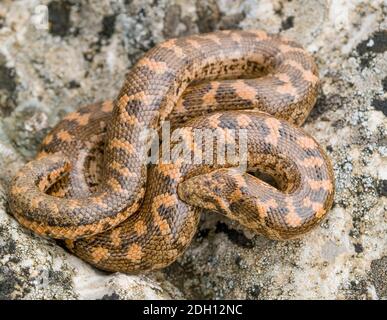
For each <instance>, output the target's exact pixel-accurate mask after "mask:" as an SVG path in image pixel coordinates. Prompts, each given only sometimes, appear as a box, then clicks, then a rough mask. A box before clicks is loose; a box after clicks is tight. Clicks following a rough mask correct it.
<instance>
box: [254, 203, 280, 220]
mask: <svg viewBox="0 0 387 320" xmlns="http://www.w3.org/2000/svg"><path fill="white" fill-rule="evenodd" d="M256 207H257V210H258V215H259V218H260V219H261V220H263V219H265V218H266V217H267V215H268V212H269V209H270V208H273V209H276V208H278V203H277V202H276V201H275V200H274V199H270V200H268V201H266V202H262V201H261V200H257V201H256Z"/></svg>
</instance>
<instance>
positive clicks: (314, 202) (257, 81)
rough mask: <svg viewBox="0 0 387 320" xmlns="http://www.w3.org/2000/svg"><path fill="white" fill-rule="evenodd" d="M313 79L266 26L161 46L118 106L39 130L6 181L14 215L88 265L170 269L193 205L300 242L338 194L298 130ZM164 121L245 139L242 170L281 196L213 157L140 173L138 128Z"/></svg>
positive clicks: (314, 147) (313, 146)
mask: <svg viewBox="0 0 387 320" xmlns="http://www.w3.org/2000/svg"><path fill="white" fill-rule="evenodd" d="M318 83H319V80H318V71H317V68H316V65H315V63H314V61H313V59H312V58H311V57H310V56H309V55H308V54H307V53H306V52H305V50H304V49H302V48H301V47H300V46H299V45H298V44H297V43H295V42H293V41H290V40H286V39H283V38H281V37H278V36H274V35H269V34H267V33H265V32H263V31H221V32H216V33H209V34H204V35H195V36H189V37H185V38H179V39H171V40H168V41H166V42H163V43H161V44H159V45H157V46H156V47H154V48H153V49H151V50H150V51H149V52H148V53H146V54H145V55H144V56H143V57H142V58H141V59H140V60H139V61H138V62H137V64H136V65H134V66H133V68H132V69H131V70H130V72H129V74H128V76H127V78H126V81H125V84H124V86H123V87H122V89H121V91H120V93H119V95H118V96H117V98H116V100H115V101H114V103H113V102H104V103H99V104H95V105H90V106H87V107H83V108H81V109H80V110H79V111H78V112H75V113H71V114H69V115H68V116H67V117H66V118H65V119H64V120H63V121H62V122H61V123H59V124H58V125H57V126H56V127H55V128H54V130H53V131H52V132H51V133H50V134H49V135H47V137H46V138H45V140H44V141H43V144H42V150H41V152H40V153H39V155H38V156H37V159H35V160H33V161H31V162H30V163H28V164H26V165H25V166H24V167H23V168H22V169H21V170H20V172H19V173H18V174H17V175H16V177H15V178H14V180H13V182H12V184H11V187H10V192H9V203H10V208H11V210H12V213H13V214H14V216H15V217H16V218H17V219H18V221H19V222H20V223H21V224H23V225H24V226H26V227H28V228H30V229H32V230H33V231H35V232H37V233H39V234H41V235H46V236H50V237H53V238H58V239H66V244H67V246H68V247H69V249H70V250H71V251H72V252H74V253H75V254H76V255H77V256H79V257H81V258H82V259H84V260H86V261H88V262H89V263H91V264H93V265H95V266H96V267H98V268H101V269H104V270H110V271H121V272H128V273H134V272H140V271H146V270H153V269H158V268H162V267H165V266H167V265H169V264H170V263H172V262H173V261H175V260H176V258H177V257H178V256H179V255H181V254H182V253H183V252H184V250H185V248H186V247H187V246H188V245H189V243H190V242H191V240H192V237H193V236H194V234H195V231H196V229H197V223H198V221H199V217H200V212H201V211H202V210H203V209H209V210H212V211H217V212H220V213H223V214H224V215H226V216H227V217H230V218H231V219H234V220H237V221H238V222H240V223H241V224H242V225H244V226H245V227H247V228H249V229H252V230H253V231H255V232H257V233H261V234H264V235H266V236H268V237H270V238H273V239H289V238H292V237H295V236H298V235H300V234H302V233H304V232H306V231H308V230H310V229H311V228H312V227H313V226H315V225H316V224H317V223H318V222H320V221H321V220H322V219H323V218H324V217H325V215H326V213H327V211H328V210H329V209H330V207H331V205H332V201H333V194H334V177H333V173H332V168H331V165H330V162H329V160H328V158H327V156H326V155H325V153H324V152H323V150H322V149H321V148H320V147H319V145H318V144H317V143H316V141H315V140H314V139H313V138H311V137H310V136H309V135H307V134H306V133H305V132H304V131H302V130H301V129H299V128H298V127H297V126H299V125H301V124H302V123H303V122H304V121H305V119H306V117H307V116H308V114H309V112H310V110H311V108H312V107H313V105H314V103H315V101H316V97H317V91H318ZM113 106H114V107H113ZM269 114H270V115H269ZM164 120H170V121H171V123H172V127H173V128H176V130H177V131H179V132H180V133H181V135H182V136H183V137H184V136H185V135H187V132H192V130H194V129H203V130H204V129H206V130H209V131H210V132H213V133H214V132H215V131H217V132H218V131H221V132H226V133H227V132H228V131H229V130H240V129H244V130H246V132H247V150H248V155H247V169H248V171H251V170H253V169H257V168H258V169H259V170H260V171H262V172H265V173H268V174H270V175H271V176H272V177H273V178H274V179H275V180H276V182H277V185H278V189H276V188H274V187H272V186H271V185H269V184H267V183H265V182H263V181H262V180H260V179H258V178H256V177H254V176H252V175H250V174H248V173H247V172H241V171H240V170H238V169H236V165H235V164H231V163H225V164H222V163H218V162H219V161H218V160H217V159H215V162H214V164H211V165H209V164H206V163H204V162H202V163H198V164H191V163H185V162H184V161H176V162H173V163H169V164H168V163H167V164H165V163H159V164H155V165H147V163H146V160H145V159H146V157H147V153H146V151H147V150H146V147H147V144H146V143H144V142H143V141H142V140H141V139H142V138H141V136H140V133H141V131H142V129H143V128H151V129H156V130H159V129H160V126H161V123H162V122H163V121H164ZM238 139H239V138H238V137H236V142H238ZM187 141H188V140H187ZM226 143H228V142H227V141H226ZM218 144H220V143H218ZM237 145H238V144H237ZM188 148H189V151H190V154H193V153H194V151H195V148H197V146H195V145H194V144H188ZM214 148H215V146H214ZM172 150H173V149H172ZM101 153H103V155H104V156H103V157H102V156H101V155H100V154H101ZM173 156H176V158H178V157H177V155H174V154H172V159H174V157H173ZM102 158H103V162H102V161H100V159H102Z"/></svg>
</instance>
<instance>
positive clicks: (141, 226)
mask: <svg viewBox="0 0 387 320" xmlns="http://www.w3.org/2000/svg"><path fill="white" fill-rule="evenodd" d="M133 229H134V231H136V233H137V235H138V236H139V237H141V236H142V235H144V234H145V233H146V232H147V227H146V224H145V223H144V221H142V220H138V221H136V223H135V224H134V226H133Z"/></svg>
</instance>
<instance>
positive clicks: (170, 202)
mask: <svg viewBox="0 0 387 320" xmlns="http://www.w3.org/2000/svg"><path fill="white" fill-rule="evenodd" d="M177 203H178V199H177V196H176V194H168V193H164V194H161V195H158V196H156V197H155V198H154V199H153V203H152V213H153V218H154V220H155V223H156V225H157V226H158V228H159V230H160V232H161V234H162V235H168V234H170V233H171V228H170V226H169V224H168V222H167V220H165V219H163V218H162V217H161V216H160V214H159V212H158V209H159V208H160V207H161V206H162V205H163V206H164V207H166V208H169V207H173V206H175V205H177Z"/></svg>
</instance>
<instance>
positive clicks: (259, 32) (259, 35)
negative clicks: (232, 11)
mask: <svg viewBox="0 0 387 320" xmlns="http://www.w3.org/2000/svg"><path fill="white" fill-rule="evenodd" d="M246 31H247V32H249V33H252V34H254V35H255V36H256V37H257V38H258V39H259V40H265V39H267V38H268V35H267V32H265V31H262V30H246Z"/></svg>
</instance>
